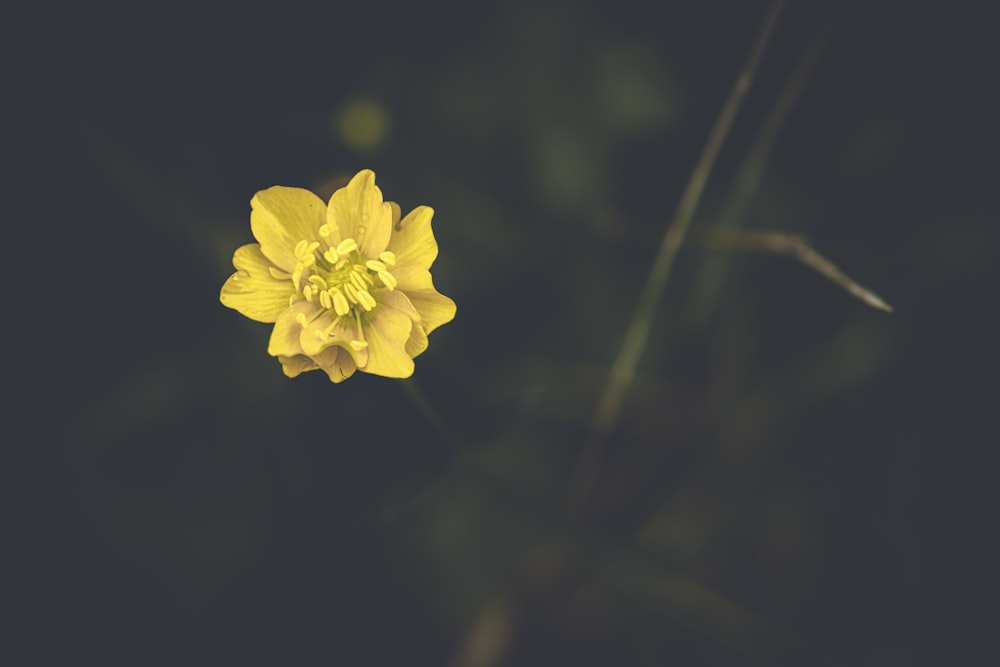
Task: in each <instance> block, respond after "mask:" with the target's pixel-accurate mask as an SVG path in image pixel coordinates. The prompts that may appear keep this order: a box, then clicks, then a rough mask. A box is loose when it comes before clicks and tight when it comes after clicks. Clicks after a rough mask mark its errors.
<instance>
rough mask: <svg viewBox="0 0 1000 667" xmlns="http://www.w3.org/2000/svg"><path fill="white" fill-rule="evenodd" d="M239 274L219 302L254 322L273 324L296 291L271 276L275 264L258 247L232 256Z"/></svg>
mask: <svg viewBox="0 0 1000 667" xmlns="http://www.w3.org/2000/svg"><path fill="white" fill-rule="evenodd" d="M233 266H234V267H235V268H236V273H234V274H233V275H231V276H229V279H228V280H226V282H225V284H223V286H222V291H221V292H220V293H219V300H220V301H221V302H222V305H224V306H226V307H227V308H232V309H234V310H238V311H239V312H240V313H242V314H243V315H246V316H247V317H249V318H250V319H251V320H256V321H258V322H274V321H275V320H276V319H278V315H279V314H280V313H281V311H283V310H284V309H285V308H288V297H290V296H291V295H292V293H293V292H294V291H295V288H294V286H293V285H292V282H291V281H290V280H278V279H276V278H274V277H272V276H271V273H270V269H271V268H272V266H273V265H272V264H271V262H270V261H268V259H267V258H266V257H264V255H263V254H262V253H261V251H260V246H259V245H257V244H256V243H248V244H247V245H245V246H241V247H239V248H237V249H236V252H235V253H233Z"/></svg>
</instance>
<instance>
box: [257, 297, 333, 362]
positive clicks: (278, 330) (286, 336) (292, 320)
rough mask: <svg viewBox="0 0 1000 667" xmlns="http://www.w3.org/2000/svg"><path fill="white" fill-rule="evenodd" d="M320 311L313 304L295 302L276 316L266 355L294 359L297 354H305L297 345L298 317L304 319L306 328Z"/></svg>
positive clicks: (299, 332)
mask: <svg viewBox="0 0 1000 667" xmlns="http://www.w3.org/2000/svg"><path fill="white" fill-rule="evenodd" d="M320 312H321V311H320V310H319V309H318V308H317V307H316V306H315V304H312V303H309V302H308V301H304V300H303V301H296V302H295V303H293V304H292V305H291V306H289V307H288V308H286V309H285V310H283V311H282V312H281V314H280V315H278V319H277V320H276V321H275V323H274V329H273V330H272V331H271V340H270V341H268V343H267V353H268V354H270V355H271V356H272V357H277V356H284V357H294V356H295V355H297V354H305V351H304V350H303V349H302V345H300V344H299V337H300V335H301V334H302V323H301V322H299V315H302V317H303V318H304V319H305V322H306V324H307V326H308V323H309V322H312V321H313V320H315V319H316V318H317V317H318V316H319V315H320Z"/></svg>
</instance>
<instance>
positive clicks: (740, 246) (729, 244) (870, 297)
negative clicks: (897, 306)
mask: <svg viewBox="0 0 1000 667" xmlns="http://www.w3.org/2000/svg"><path fill="white" fill-rule="evenodd" d="M702 237H703V239H702V240H703V241H704V243H705V244H706V245H708V246H710V247H714V248H719V249H726V250H757V251H763V252H771V253H775V254H778V255H788V256H789V257H793V258H795V259H797V260H798V261H800V262H802V263H803V264H805V265H806V266H808V267H809V268H811V269H813V270H814V271H816V272H817V273H819V274H820V275H822V276H824V277H826V278H828V279H830V280H831V281H833V282H834V283H836V284H837V285H840V286H841V287H843V288H844V289H845V290H847V291H848V292H849V293H851V294H852V295H854V296H856V297H857V298H859V299H861V300H862V301H864V302H865V303H867V304H868V305H869V306H871V307H872V308H878V309H879V310H884V311H885V312H887V313H891V312H892V306H890V305H889V304H887V303H886V302H885V301H883V300H882V298H881V297H879V295H877V294H875V292H872V291H871V290H870V289H868V288H866V287H862V286H861V285H859V284H858V283H857V282H855V281H854V280H853V279H852V278H851V277H850V276H848V275H847V274H846V273H844V272H843V271H841V270H840V268H838V267H837V265H835V264H834V263H833V262H831V261H830V260H828V259H827V258H826V257H824V256H823V255H821V254H819V253H818V252H816V250H814V249H813V247H812V246H811V245H810V244H809V242H808V241H807V240H806V239H805V238H803V237H801V236H797V235H793V234H782V233H780V232H763V231H748V230H743V229H732V228H726V227H715V228H711V229H708V230H706V231H705V232H703V234H702Z"/></svg>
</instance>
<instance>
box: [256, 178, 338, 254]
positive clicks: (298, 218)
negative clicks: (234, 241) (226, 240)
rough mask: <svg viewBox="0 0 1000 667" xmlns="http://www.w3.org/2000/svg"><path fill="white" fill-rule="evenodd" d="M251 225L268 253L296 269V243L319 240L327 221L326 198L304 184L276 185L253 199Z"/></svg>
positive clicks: (261, 246)
mask: <svg viewBox="0 0 1000 667" xmlns="http://www.w3.org/2000/svg"><path fill="white" fill-rule="evenodd" d="M250 206H251V208H252V210H251V212H250V229H251V231H253V235H254V238H256V239H257V240H258V241H260V248H261V251H262V252H263V253H264V256H265V257H267V258H268V259H269V260H271V261H272V262H274V264H275V266H277V267H278V268H280V269H282V270H283V271H285V272H287V273H291V272H292V271H294V270H295V244H297V243H298V242H299V241H302V240H306V241H310V242H312V241H316V240H319V228H320V226H321V225H322V224H323V223H324V222H325V221H326V206H325V205H324V204H323V200H322V199H320V198H319V197H317V196H316V195H314V194H313V193H311V192H309V191H308V190H303V189H302V188H286V187H283V186H281V185H276V186H274V187H272V188H268V189H267V190H261V191H260V192H258V193H257V194H255V195H254V197H253V199H251V200H250Z"/></svg>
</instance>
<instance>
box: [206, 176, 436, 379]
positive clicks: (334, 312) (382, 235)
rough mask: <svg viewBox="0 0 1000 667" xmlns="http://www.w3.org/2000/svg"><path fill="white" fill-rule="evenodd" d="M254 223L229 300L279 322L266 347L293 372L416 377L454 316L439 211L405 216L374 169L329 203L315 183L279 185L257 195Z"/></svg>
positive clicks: (226, 292) (225, 294)
mask: <svg viewBox="0 0 1000 667" xmlns="http://www.w3.org/2000/svg"><path fill="white" fill-rule="evenodd" d="M250 206H251V209H252V211H251V213H250V229H251V231H252V232H253V235H254V237H255V238H256V239H257V241H258V242H259V243H250V244H248V245H245V246H242V247H240V248H238V249H237V250H236V253H235V254H234V255H233V266H234V267H236V273H234V274H233V275H232V276H230V277H229V279H228V280H227V281H226V283H225V284H224V285H223V286H222V293H221V295H220V297H219V298H220V300H221V301H222V304H223V305H225V306H227V307H229V308H233V309H235V310H238V311H239V312H241V313H243V314H244V315H246V316H247V317H249V318H250V319H252V320H257V321H258V322H273V323H274V330H273V331H272V332H271V340H270V343H269V344H268V346H267V352H268V354H270V355H272V356H275V357H278V361H280V362H281V366H282V368H283V369H284V371H285V375H287V376H288V377H295V376H296V375H299V374H300V373H303V372H305V371H311V370H315V369H317V368H318V369H322V370H324V371H326V374H327V375H329V376H330V379H331V380H332V381H334V382H341V381H343V380H346V379H347V378H349V377H350V376H351V375H353V374H354V371H355V370H360V371H363V372H365V373H372V374H374V375H383V376H385V377H393V378H405V377H409V376H410V375H412V374H413V359H414V358H415V357H416V356H417V355H419V354H420V353H422V352H423V351H424V350H426V349H427V334H429V333H430V332H432V331H433V330H434V329H436V328H438V327H439V326H441V325H442V324H445V323H446V322H450V321H451V320H452V318H454V317H455V302H454V301H452V300H451V299H449V298H448V297H446V296H444V295H443V294H440V293H439V292H438V291H437V290H436V289H435V288H434V283H433V282H432V280H431V274H430V268H431V264H432V263H433V262H434V259H435V258H436V257H437V252H438V246H437V241H436V240H435V239H434V233H433V232H432V231H431V217H432V216H433V215H434V211H433V210H432V209H431V208H429V207H427V206H418V207H417V208H415V209H414V210H413V211H412V212H410V213H409V215H407V216H406V217H405V218H403V219H402V220H400V210H399V206H398V205H396V204H395V203H393V202H383V201H382V191H381V190H379V188H378V187H377V186H376V185H375V174H374V173H372V172H371V171H369V170H367V169H366V170H364V171H361V172H359V173H358V174H357V175H356V176H355V177H354V178H352V179H351V182H350V183H348V184H347V186H346V187H343V188H341V189H340V190H337V191H336V192H335V193H333V197H331V198H330V202H329V204H324V203H323V201H322V200H321V199H320V198H319V197H317V196H316V195H314V194H313V193H312V192H309V191H308V190H303V189H300V188H286V187H281V186H275V187H272V188H268V189H267V190H263V191H261V192H258V193H257V194H256V195H254V198H253V199H252V200H251V202H250Z"/></svg>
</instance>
